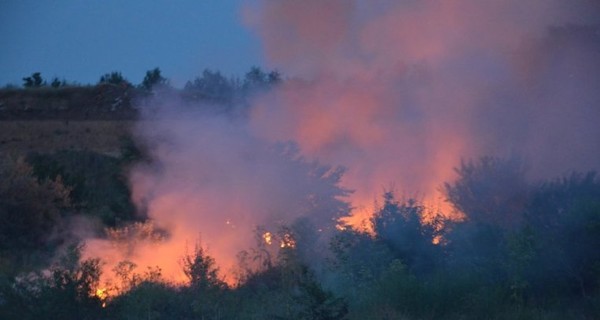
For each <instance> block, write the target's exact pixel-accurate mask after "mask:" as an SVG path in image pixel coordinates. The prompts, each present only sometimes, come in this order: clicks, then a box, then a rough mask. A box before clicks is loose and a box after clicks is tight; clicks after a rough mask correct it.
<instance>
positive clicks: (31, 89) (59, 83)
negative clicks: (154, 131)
mask: <svg viewBox="0 0 600 320" xmlns="http://www.w3.org/2000/svg"><path fill="white" fill-rule="evenodd" d="M282 81H283V80H282V77H281V75H280V74H279V73H278V72H277V71H270V72H267V71H263V70H262V69H260V68H258V67H252V68H251V69H250V70H249V71H248V72H247V73H246V74H245V75H244V76H243V77H241V78H238V77H226V76H224V75H223V74H222V73H221V72H220V71H212V70H208V69H207V70H204V72H203V73H202V74H201V75H200V76H198V77H196V78H195V79H193V80H190V81H188V82H187V83H186V84H185V86H184V88H182V89H177V88H174V87H173V86H171V85H170V81H169V79H167V78H165V77H164V76H163V74H162V72H161V70H160V69H159V68H154V69H152V70H148V71H147V72H146V74H145V76H144V79H143V80H142V82H141V83H139V84H137V85H136V84H133V83H131V82H130V81H129V80H127V78H125V77H124V76H123V75H122V74H121V72H118V71H114V72H109V73H106V74H104V75H102V76H100V78H99V80H98V82H97V83H96V84H94V85H80V84H77V83H70V82H68V81H66V80H64V79H59V78H56V77H54V78H53V79H52V80H51V81H49V82H48V81H47V80H46V79H44V78H43V76H42V75H41V73H39V72H35V73H33V74H31V75H30V76H27V77H24V78H23V84H22V87H17V86H14V85H8V86H6V87H5V88H3V89H0V120H1V119H4V120H12V119H115V120H121V119H135V118H136V117H137V116H138V111H139V110H140V108H144V107H148V105H150V104H157V103H161V102H162V103H177V104H178V105H185V106H190V107H198V108H202V109H203V110H206V111H207V112H213V113H227V112H232V111H233V110H234V109H235V110H237V111H241V112H243V110H244V109H245V108H247V107H248V105H249V103H250V102H249V100H250V99H251V98H252V97H253V96H254V95H255V94H257V93H260V92H263V91H265V90H269V89H270V88H272V87H273V86H275V85H277V84H279V83H281V82H282Z"/></svg>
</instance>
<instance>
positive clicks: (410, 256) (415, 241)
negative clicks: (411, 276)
mask: <svg viewBox="0 0 600 320" xmlns="http://www.w3.org/2000/svg"><path fill="white" fill-rule="evenodd" d="M383 198H384V203H383V206H381V208H379V209H378V210H377V211H376V212H375V214H374V215H373V217H372V218H371V224H372V228H373V231H374V232H375V239H376V241H381V242H383V243H384V244H385V245H386V246H388V247H389V248H390V250H391V251H392V252H393V254H394V255H395V258H397V259H400V260H401V261H402V262H403V263H404V264H406V265H407V266H408V267H409V268H410V269H411V271H413V272H416V273H423V272H430V271H432V270H433V269H434V266H435V260H436V258H437V255H438V247H437V246H436V245H435V244H434V243H433V242H434V240H435V239H436V238H437V237H438V236H439V234H438V229H439V228H440V226H439V223H440V221H439V219H437V220H436V218H435V217H434V219H433V223H427V224H426V223H424V221H423V219H424V215H425V207H424V206H423V205H421V204H419V203H417V201H416V200H413V199H409V200H407V201H404V202H399V201H397V200H396V199H395V198H394V194H393V193H392V192H389V191H388V192H386V193H384V195H383Z"/></svg>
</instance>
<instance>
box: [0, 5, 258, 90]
mask: <svg viewBox="0 0 600 320" xmlns="http://www.w3.org/2000/svg"><path fill="white" fill-rule="evenodd" d="M245 3H247V1H246V2H245ZM241 15H242V1H241V0H206V1H192V0H178V1H164V0H154V1H116V0H89V1H75V0H58V1H32V0H2V1H0V47H1V48H2V50H0V86H4V85H6V84H15V85H20V84H22V78H23V77H25V76H28V75H31V74H32V73H33V72H41V73H42V77H44V79H51V78H53V77H58V78H61V79H63V78H64V79H65V80H67V81H68V82H77V83H81V84H88V83H90V84H94V83H96V82H97V81H98V80H99V78H100V76H101V75H103V74H105V73H108V72H112V71H119V72H121V73H122V74H123V76H124V77H126V78H127V79H128V80H129V81H131V82H132V83H134V84H137V83H140V82H141V80H142V79H143V77H144V74H145V72H146V71H147V70H150V69H153V68H155V67H159V68H160V69H161V71H162V73H163V75H164V76H165V77H167V78H169V79H170V80H171V83H172V84H173V85H175V86H183V84H185V82H186V81H188V80H192V79H193V78H194V77H196V76H197V75H200V74H201V73H202V71H203V70H204V69H206V68H208V69H212V70H220V71H221V72H222V73H223V74H224V75H226V76H242V75H243V74H244V73H245V72H246V71H248V70H249V69H250V67H252V66H254V65H257V66H262V65H263V63H262V58H261V52H260V51H261V48H260V43H259V41H258V38H257V37H256V36H255V35H253V34H252V33H251V31H250V30H249V29H248V28H246V27H245V26H244V25H243V22H242V21H243V19H242V18H241Z"/></svg>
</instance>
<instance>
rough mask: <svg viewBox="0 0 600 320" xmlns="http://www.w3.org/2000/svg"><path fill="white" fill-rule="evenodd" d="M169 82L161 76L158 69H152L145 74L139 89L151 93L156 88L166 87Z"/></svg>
mask: <svg viewBox="0 0 600 320" xmlns="http://www.w3.org/2000/svg"><path fill="white" fill-rule="evenodd" d="M168 84H169V81H168V80H167V79H166V78H164V77H163V76H162V75H161V72H160V69H159V68H154V69H152V70H148V71H147V72H146V76H144V80H143V81H142V84H141V87H142V88H143V89H145V90H147V91H152V88H154V87H156V86H167V85H168Z"/></svg>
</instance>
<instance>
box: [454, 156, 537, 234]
mask: <svg viewBox="0 0 600 320" xmlns="http://www.w3.org/2000/svg"><path fill="white" fill-rule="evenodd" d="M455 171H456V173H457V174H458V179H456V181H454V182H453V183H446V184H445V185H444V191H445V193H446V196H447V199H448V201H450V203H451V204H452V205H453V206H454V207H455V208H456V209H457V210H459V211H460V212H462V213H464V214H465V215H466V217H467V219H469V220H471V221H473V222H475V223H481V224H489V225H494V226H498V227H501V228H503V229H514V228H516V227H518V226H519V225H521V222H522V220H523V213H524V209H525V205H526V203H527V198H528V195H529V185H528V183H527V181H526V180H525V176H526V170H525V166H524V165H523V163H522V162H521V161H520V160H519V159H515V158H513V159H502V158H494V157H482V158H480V159H479V160H478V161H477V162H473V161H468V162H465V161H462V162H461V164H460V166H459V167H458V168H455Z"/></svg>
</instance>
